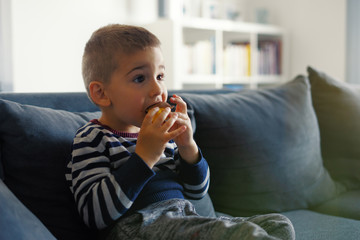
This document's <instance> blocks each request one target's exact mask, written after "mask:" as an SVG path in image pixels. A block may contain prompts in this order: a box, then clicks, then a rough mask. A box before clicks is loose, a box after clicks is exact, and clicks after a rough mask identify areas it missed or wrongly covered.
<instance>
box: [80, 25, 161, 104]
mask: <svg viewBox="0 0 360 240" xmlns="http://www.w3.org/2000/svg"><path fill="white" fill-rule="evenodd" d="M159 46H160V41H159V39H158V38H157V37H156V36H155V35H154V34H152V33H151V32H149V31H148V30H146V29H145V28H142V27H137V26H130V25H121V24H111V25H107V26H105V27H102V28H99V29H98V30H96V31H95V32H94V33H93V34H92V35H91V37H90V39H89V41H88V42H87V43H86V46H85V49H84V55H83V59H82V75H83V79H84V84H85V88H86V91H87V93H88V95H89V97H90V94H89V84H90V83H91V82H92V81H101V82H104V83H106V82H108V81H109V80H110V77H111V74H112V73H113V72H114V71H115V70H116V68H117V67H118V65H119V63H118V60H119V56H120V55H121V54H125V55H126V54H130V53H133V52H136V51H138V50H144V49H145V48H147V47H159Z"/></svg>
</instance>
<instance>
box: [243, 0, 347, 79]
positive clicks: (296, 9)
mask: <svg viewBox="0 0 360 240" xmlns="http://www.w3.org/2000/svg"><path fill="white" fill-rule="evenodd" d="M246 7H247V10H246V13H245V15H246V19H248V20H254V19H255V9H256V8H260V7H266V8H267V9H268V10H269V21H270V22H271V23H272V24H275V25H279V26H281V27H283V28H285V29H287V31H288V33H289V44H290V46H289V55H290V56H289V59H290V63H289V73H290V77H293V76H295V75H297V74H299V73H302V74H306V66H308V65H311V66H313V67H315V68H318V69H319V70H322V71H324V72H326V73H327V74H329V75H331V76H333V77H335V78H337V79H339V80H345V72H346V71H345V64H346V63H345V53H346V48H345V47H346V46H345V41H346V0H271V1H269V0H248V1H247V2H246Z"/></svg>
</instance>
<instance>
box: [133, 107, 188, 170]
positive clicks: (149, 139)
mask: <svg viewBox="0 0 360 240" xmlns="http://www.w3.org/2000/svg"><path fill="white" fill-rule="evenodd" d="M158 111H159V108H158V107H155V108H153V109H151V110H149V112H148V113H147V114H146V115H145V118H144V120H143V123H142V125H141V128H140V132H139V136H138V139H137V144H136V149H135V153H136V154H138V155H139V156H140V157H141V158H142V159H143V160H144V162H145V163H146V164H147V165H148V166H149V167H150V168H152V167H153V166H154V165H155V164H156V163H157V162H158V161H159V160H160V157H161V154H162V153H163V152H164V150H165V146H166V143H167V142H169V141H170V140H171V139H174V138H176V137H177V136H178V135H180V134H182V133H183V132H184V131H186V127H185V126H181V127H177V128H172V126H173V125H174V123H175V121H177V119H178V117H179V114H178V113H172V112H170V108H169V107H167V108H165V110H163V111H162V112H161V113H159V114H158V115H157V117H156V118H155V119H154V116H155V115H156V114H157V112H158ZM165 120H166V121H165Z"/></svg>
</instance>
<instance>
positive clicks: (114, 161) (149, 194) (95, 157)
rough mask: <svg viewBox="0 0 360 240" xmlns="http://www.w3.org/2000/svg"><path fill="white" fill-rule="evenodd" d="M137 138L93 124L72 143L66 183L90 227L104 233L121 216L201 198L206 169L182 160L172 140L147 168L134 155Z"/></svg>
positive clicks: (202, 162)
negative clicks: (164, 202)
mask: <svg viewBox="0 0 360 240" xmlns="http://www.w3.org/2000/svg"><path fill="white" fill-rule="evenodd" d="M137 136H138V134H131V133H123V132H117V131H115V130H112V129H109V128H108V127H106V126H102V125H101V124H100V123H99V122H98V121H97V120H93V121H91V122H89V123H87V124H86V125H85V126H83V127H82V128H80V129H79V130H78V131H77V133H76V136H75V138H74V142H73V151H72V159H71V161H70V162H69V164H68V165H67V173H66V179H67V180H68V182H69V184H70V190H71V191H72V193H73V194H74V198H75V202H76V205H77V209H78V211H79V213H80V215H81V216H82V218H83V220H84V222H85V223H86V224H87V225H88V226H89V227H92V228H97V229H104V228H106V227H107V226H109V225H111V224H112V223H113V222H114V221H116V220H117V219H119V218H120V217H121V216H123V215H124V214H125V213H127V212H129V211H134V210H137V209H141V208H144V207H145V206H147V205H149V204H151V203H154V202H158V201H162V200H167V199H172V198H184V195H185V196H186V197H187V198H191V199H201V198H202V197H203V196H204V195H205V194H206V193H207V190H208V188H209V167H208V164H207V162H206V160H205V159H204V158H203V156H202V154H201V152H200V155H201V159H200V161H199V162H198V163H196V164H194V165H191V164H188V163H186V162H185V161H184V160H182V159H181V158H180V156H179V154H178V148H177V146H176V144H175V143H174V142H173V141H169V142H168V143H167V144H166V148H165V151H164V153H163V154H162V156H161V158H160V160H159V161H158V162H157V164H156V165H155V166H154V167H153V168H152V169H151V168H149V167H148V165H147V164H146V163H145V162H144V161H143V160H142V159H141V158H140V157H139V156H138V155H137V154H136V153H135V147H136V140H137Z"/></svg>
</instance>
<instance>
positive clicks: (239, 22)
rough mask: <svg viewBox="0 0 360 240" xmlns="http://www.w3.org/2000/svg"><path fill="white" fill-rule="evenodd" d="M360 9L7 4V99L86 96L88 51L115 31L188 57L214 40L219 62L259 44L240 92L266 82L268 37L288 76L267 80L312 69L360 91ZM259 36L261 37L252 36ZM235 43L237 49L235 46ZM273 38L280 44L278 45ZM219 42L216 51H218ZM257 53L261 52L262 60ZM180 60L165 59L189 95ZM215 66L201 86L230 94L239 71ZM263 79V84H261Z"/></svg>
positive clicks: (339, 0) (287, 1)
mask: <svg viewBox="0 0 360 240" xmlns="http://www.w3.org/2000/svg"><path fill="white" fill-rule="evenodd" d="M358 2H359V1H357V0H330V1H329V0H301V1H300V0H61V1H59V0H0V91H15V92H58V91H84V86H83V82H82V76H81V58H82V53H83V48H84V46H85V43H86V41H87V40H88V39H89V37H90V35H91V33H92V32H93V31H94V30H96V29H97V28H99V27H101V26H104V25H107V24H109V23H124V24H135V25H141V26H145V27H148V28H149V29H150V30H154V32H155V33H156V34H159V35H161V37H160V40H161V41H162V42H163V44H165V45H166V46H169V48H168V47H166V46H164V49H163V50H164V51H169V52H170V51H171V49H172V48H171V46H172V47H176V46H180V45H181V49H182V50H184V51H185V49H187V50H186V51H188V50H189V44H190V43H189V42H191V41H190V40H189V39H193V38H195V35H196V33H198V35H199V33H200V34H201V33H203V34H204V35H206V34H208V35H209V37H208V39H209V42H210V47H213V48H216V50H214V54H213V56H212V57H213V58H214V59H213V61H215V62H216V61H218V60H219V59H220V58H221V59H225V57H226V56H228V54H230V53H231V54H232V52H231V50H229V49H232V48H231V47H234V46H240V45H244V44H246V43H251V44H253V41H254V37H255V41H256V46H252V47H251V50H252V54H253V55H252V59H251V60H250V59H248V60H249V61H250V63H248V64H250V65H251V66H252V69H251V73H250V72H249V73H237V74H240V75H241V74H243V75H247V77H248V78H243V79H244V80H243V81H238V82H237V81H236V80H234V81H233V82H234V83H235V84H238V85H246V81H249V86H252V87H257V85H258V84H255V85H254V84H253V85H251V81H256V80H254V79H253V78H251V79H250V78H249V77H251V76H259V75H261V73H259V71H260V70H259V69H260V59H261V58H260V55H259V52H258V51H259V49H260V45H261V44H260V42H261V40H262V39H263V38H262V37H263V36H269V37H271V39H270V38H269V37H265V38H264V41H265V40H266V41H267V42H269V41H270V40H271V41H272V44H273V45H274V41H275V40H276V44H280V45H279V46H280V48H279V49H280V50H281V51H280V50H276V51H277V52H276V53H278V52H280V54H281V57H280V58H279V63H278V64H279V66H278V69H280V68H281V69H280V70H278V71H279V72H275V73H269V74H268V75H275V76H281V78H276V79H275V80H274V82H275V81H286V80H290V79H291V78H293V77H295V76H296V75H298V74H306V67H307V66H308V65H310V66H313V67H315V68H317V69H319V70H321V71H324V72H326V73H328V74H329V75H331V76H333V77H335V78H337V79H339V80H343V81H348V82H354V83H356V82H357V81H358V79H360V78H359V77H358V71H359V70H358V67H357V65H358V63H359V61H358V56H359V55H360V50H359V47H358V46H357V45H358V42H359V40H360V39H359V36H357V35H359V34H360V33H358V32H359V26H360V24H359V18H360V17H358V16H357V15H358V14H357V13H359V12H360V11H359V10H360V6H359V5H360V4H359V3H358ZM164 22H165V23H164ZM161 24H165V25H161ZM159 26H169V29H166V28H160V30H159ZM170 28H172V29H170ZM197 29H201V30H202V31H197ZM252 32H256V34H255V35H253V33H252ZM269 32H270V33H269ZM177 33H180V35H179V34H177ZM240 34H241V36H242V37H243V36H245V40H242V41H240ZM167 35H168V36H167ZM231 36H234V38H236V39H235V40H236V41H235V40H234V39H231V40H228V39H229V38H231ZM273 36H275V37H276V38H275V40H273V39H274V38H273ZM197 37H199V36H197ZM185 39H187V40H185ZM214 39H215V40H214ZM212 41H215V42H216V43H211V42H212ZM219 41H220V42H221V44H220V43H219ZM226 41H227V42H226ZM264 41H263V42H264ZM164 42H165V43H164ZM197 42H198V41H197ZM261 43H262V42H261ZM211 44H213V45H211ZM229 44H230V45H231V46H229ZM193 45H194V43H192V46H193ZM202 48H203V49H204V48H205V47H204V46H202ZM205 49H206V48H205ZM276 49H277V48H276ZM189 51H190V50H189ZM192 51H193V50H192ZM202 51H203V54H205V53H204V50H202ZM205 51H206V50H205ZM228 51H230V53H228ZM254 51H256V52H257V53H256V55H255V54H254ZM181 52H183V51H173V52H171V54H170V55H169V53H164V54H165V55H166V56H167V59H166V60H168V61H169V64H170V69H171V68H173V70H172V72H171V74H170V76H167V77H171V78H172V80H171V82H172V83H171V84H170V85H169V86H170V88H183V87H185V84H178V83H179V81H180V82H181V81H184V80H183V79H181V78H179V77H178V75H180V74H183V73H184V72H181V71H186V70H184V67H183V66H182V68H181V69H180V68H179V67H178V66H177V65H179V64H180V63H179V62H177V61H176V59H184V56H178V54H183V53H181ZM191 56H193V55H191ZM254 59H255V60H257V61H255V60H254ZM190 60H191V61H192V60H193V58H192V57H190V58H189V61H188V62H190ZM254 61H255V62H254ZM166 64H167V63H166ZM212 64H214V68H213V70H210V71H213V72H210V73H209V74H208V75H209V78H208V79H210V80H209V81H210V82H211V81H213V82H214V84H210V85H207V84H206V80H201V81H202V82H204V83H205V84H203V87H204V88H205V87H217V88H219V87H223V86H225V83H230V84H231V83H232V81H226V80H224V79H226V78H225V75H226V74H225V73H226V72H229V71H230V73H231V71H232V69H234V71H235V70H236V69H237V68H236V67H231V66H230V67H229V66H228V65H226V66H225V64H224V63H223V62H219V61H218V62H216V63H212ZM252 64H253V65H252ZM172 65H173V66H172ZM254 66H256V71H255V69H254ZM215 68H216V69H215ZM176 69H177V70H176ZM248 69H250V67H249V68H248ZM249 71H250V70H249ZM231 74H232V73H231ZM183 75H184V74H183ZM193 75H194V74H193ZM210 75H215V76H216V80H211V76H210ZM240 75H236V74H234V78H236V76H239V78H238V79H240ZM265 75H267V73H266V74H265ZM188 79H190V78H188ZM198 79H200V78H198ZM257 79H258V82H257V83H259V84H260V83H261V81H260V80H259V79H260V78H257ZM188 81H190V80H188ZM191 81H192V80H191ZM194 81H195V80H194ZM219 82H220V84H217V83H219ZM244 82H245V84H243V83H244ZM190 85H191V84H190ZM194 86H195V84H194ZM188 87H189V88H191V87H192V86H188ZM197 87H198V85H197ZM200 87H201V86H200Z"/></svg>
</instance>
